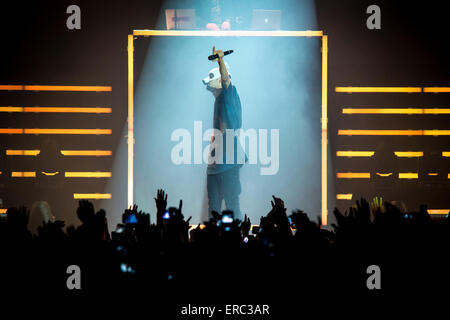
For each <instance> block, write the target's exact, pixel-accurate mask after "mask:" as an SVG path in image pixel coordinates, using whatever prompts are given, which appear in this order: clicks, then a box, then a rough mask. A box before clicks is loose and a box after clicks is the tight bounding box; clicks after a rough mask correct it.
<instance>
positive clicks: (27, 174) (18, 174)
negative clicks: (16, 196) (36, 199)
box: [11, 171, 36, 178]
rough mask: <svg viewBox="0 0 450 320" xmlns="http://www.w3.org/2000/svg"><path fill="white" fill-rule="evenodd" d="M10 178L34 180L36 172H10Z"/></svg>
mask: <svg viewBox="0 0 450 320" xmlns="http://www.w3.org/2000/svg"><path fill="white" fill-rule="evenodd" d="M11 177H16V178H19V177H21V178H35V177H36V172H34V171H26V172H19V171H13V172H11Z"/></svg>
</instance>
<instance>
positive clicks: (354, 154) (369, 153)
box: [336, 151, 375, 157]
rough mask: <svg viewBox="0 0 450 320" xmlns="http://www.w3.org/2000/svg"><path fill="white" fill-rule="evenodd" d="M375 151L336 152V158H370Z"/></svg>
mask: <svg viewBox="0 0 450 320" xmlns="http://www.w3.org/2000/svg"><path fill="white" fill-rule="evenodd" d="M374 154H375V151H336V156H338V157H371V156H373V155H374Z"/></svg>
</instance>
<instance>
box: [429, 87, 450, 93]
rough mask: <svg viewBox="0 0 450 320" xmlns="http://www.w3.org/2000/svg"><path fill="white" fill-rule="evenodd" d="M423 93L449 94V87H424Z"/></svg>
mask: <svg viewBox="0 0 450 320" xmlns="http://www.w3.org/2000/svg"><path fill="white" fill-rule="evenodd" d="M423 92H432V93H438V92H450V87H425V88H423Z"/></svg>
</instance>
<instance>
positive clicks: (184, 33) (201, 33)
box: [133, 30, 323, 37]
mask: <svg viewBox="0 0 450 320" xmlns="http://www.w3.org/2000/svg"><path fill="white" fill-rule="evenodd" d="M133 35H134V36H179V37H211V36H213V37H226V36H229V37H230V36H231V37H245V36H250V37H321V36H322V35H323V32H322V31H311V30H306V31H286V30H274V31H246V30H227V31H209V30H133Z"/></svg>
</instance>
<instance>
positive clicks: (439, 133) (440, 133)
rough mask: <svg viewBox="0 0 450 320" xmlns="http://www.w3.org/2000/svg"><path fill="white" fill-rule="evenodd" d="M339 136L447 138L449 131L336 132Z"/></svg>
mask: <svg viewBox="0 0 450 320" xmlns="http://www.w3.org/2000/svg"><path fill="white" fill-rule="evenodd" d="M338 135H340V136H448V135H450V130H351V129H349V130H338Z"/></svg>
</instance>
